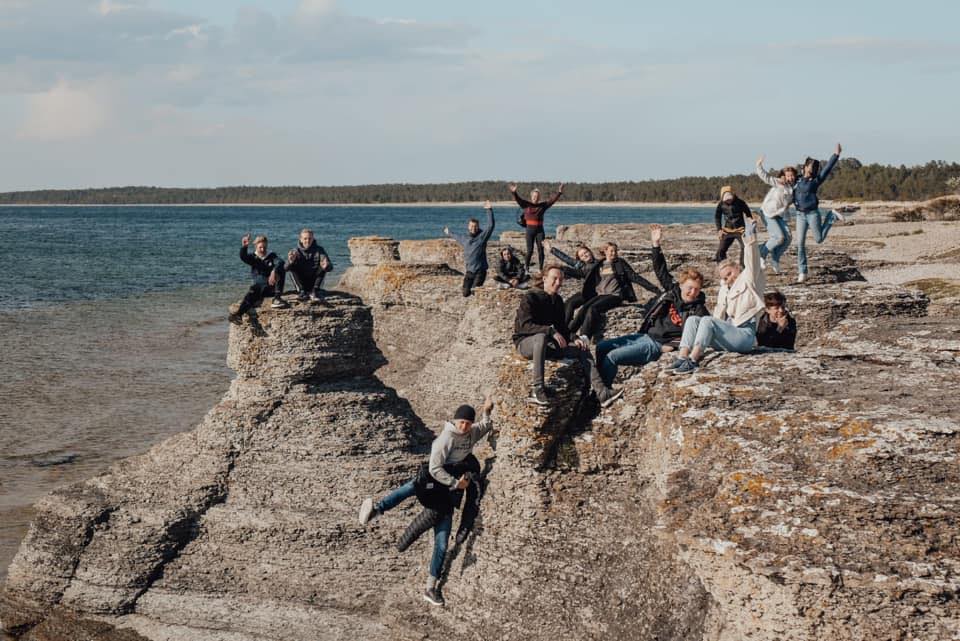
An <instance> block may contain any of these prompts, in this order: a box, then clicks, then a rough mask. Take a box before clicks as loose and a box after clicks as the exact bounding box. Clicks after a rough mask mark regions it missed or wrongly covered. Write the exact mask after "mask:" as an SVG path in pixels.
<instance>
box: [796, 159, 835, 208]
mask: <svg viewBox="0 0 960 641" xmlns="http://www.w3.org/2000/svg"><path fill="white" fill-rule="evenodd" d="M838 158H839V156H837V154H833V155H832V156H830V160H828V161H827V164H826V166H825V167H823V169H821V170H820V174H819V175H817V176H814V177H813V178H804V177H803V176H801V177H800V178H799V179H798V180H797V184H796V185H795V186H794V188H793V204H794V205H796V206H797V210H798V211H802V212H808V211H813V210H814V209H817V208H818V207H819V206H820V199H819V198H817V190H818V189H820V185H821V184H823V181H824V180H826V179H827V176H829V175H830V172H831V171H833V167H834V165H836V164H837V159H838Z"/></svg>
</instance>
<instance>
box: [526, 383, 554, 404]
mask: <svg viewBox="0 0 960 641" xmlns="http://www.w3.org/2000/svg"><path fill="white" fill-rule="evenodd" d="M528 400H529V401H530V402H531V403H534V404H535V405H549V404H550V399H549V398H547V393H546V392H545V391H543V385H534V386H533V387H532V388H530V398H529V399H528Z"/></svg>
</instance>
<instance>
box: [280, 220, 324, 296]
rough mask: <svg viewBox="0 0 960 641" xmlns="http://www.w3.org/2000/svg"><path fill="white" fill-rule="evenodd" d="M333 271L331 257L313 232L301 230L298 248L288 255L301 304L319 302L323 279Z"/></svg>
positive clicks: (288, 264) (288, 267)
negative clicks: (319, 243)
mask: <svg viewBox="0 0 960 641" xmlns="http://www.w3.org/2000/svg"><path fill="white" fill-rule="evenodd" d="M332 270H333V263H332V262H331V261H330V256H329V255H327V252H326V250H325V249H324V248H323V247H321V246H320V245H318V244H317V241H316V239H315V238H314V237H313V230H312V229H303V230H301V231H300V239H299V243H298V244H297V247H296V248H295V249H291V250H290V251H289V252H288V253H287V271H289V272H290V274H291V275H292V276H293V282H295V283H296V284H297V300H299V301H300V302H301V303H302V302H304V301H306V300H310V301H313V302H316V301H319V300H320V293H321V292H322V291H323V279H324V277H325V276H326V275H327V272H330V271H332Z"/></svg>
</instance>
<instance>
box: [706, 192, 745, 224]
mask: <svg viewBox="0 0 960 641" xmlns="http://www.w3.org/2000/svg"><path fill="white" fill-rule="evenodd" d="M749 215H750V207H749V206H748V205H747V203H745V202H744V201H743V200H741V199H740V198H739V197H738V196H734V197H733V202H732V203H730V204H729V205H728V204H727V203H725V202H723V201H722V200H721V201H720V202H719V203H717V211H716V212H714V216H713V218H714V222H715V223H716V225H717V231H720V229H730V230H733V229H743V228H744V226H746V224H747V223H746V221H745V220H744V218H743V217H744V216H749Z"/></svg>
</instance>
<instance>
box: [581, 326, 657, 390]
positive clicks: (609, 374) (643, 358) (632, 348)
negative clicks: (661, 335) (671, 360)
mask: <svg viewBox="0 0 960 641" xmlns="http://www.w3.org/2000/svg"><path fill="white" fill-rule="evenodd" d="M660 353H661V351H660V343H658V342H657V341H655V340H653V339H652V338H650V337H649V336H647V335H646V334H628V335H626V336H620V337H619V338H612V339H610V340H606V341H600V343H599V344H598V345H597V362H598V363H599V364H600V376H601V377H602V378H603V382H604V383H606V384H607V385H610V384H611V383H613V379H614V377H615V376H616V375H617V368H618V367H619V366H620V365H646V364H647V363H652V362H653V361H655V360H657V359H658V358H660Z"/></svg>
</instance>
